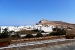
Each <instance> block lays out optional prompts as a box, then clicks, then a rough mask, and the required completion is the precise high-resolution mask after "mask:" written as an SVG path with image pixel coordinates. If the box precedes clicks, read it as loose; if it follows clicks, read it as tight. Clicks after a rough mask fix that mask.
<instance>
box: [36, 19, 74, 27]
mask: <svg viewBox="0 0 75 50" xmlns="http://www.w3.org/2000/svg"><path fill="white" fill-rule="evenodd" d="M37 24H42V25H53V26H66V27H75V24H71V23H67V22H63V21H49V20H45V19H43V20H40V21H39V22H38V23H37Z"/></svg>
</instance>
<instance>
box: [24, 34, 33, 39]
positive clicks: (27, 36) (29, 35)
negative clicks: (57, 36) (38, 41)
mask: <svg viewBox="0 0 75 50" xmlns="http://www.w3.org/2000/svg"><path fill="white" fill-rule="evenodd" d="M25 38H34V36H33V35H32V34H27V35H26V36H25Z"/></svg>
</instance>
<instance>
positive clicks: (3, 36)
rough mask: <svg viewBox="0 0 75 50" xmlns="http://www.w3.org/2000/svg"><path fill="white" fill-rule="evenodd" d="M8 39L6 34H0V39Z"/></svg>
mask: <svg viewBox="0 0 75 50" xmlns="http://www.w3.org/2000/svg"><path fill="white" fill-rule="evenodd" d="M7 37H9V35H8V34H7V33H1V34H0V38H7Z"/></svg>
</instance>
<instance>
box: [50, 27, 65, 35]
mask: <svg viewBox="0 0 75 50" xmlns="http://www.w3.org/2000/svg"><path fill="white" fill-rule="evenodd" d="M49 35H66V30H65V29H63V28H62V29H61V28H53V32H51V33H50V34H49Z"/></svg>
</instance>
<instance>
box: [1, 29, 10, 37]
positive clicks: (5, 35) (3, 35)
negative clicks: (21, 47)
mask: <svg viewBox="0 0 75 50" xmlns="http://www.w3.org/2000/svg"><path fill="white" fill-rule="evenodd" d="M7 37H9V34H8V29H6V28H5V29H4V30H3V32H2V33H1V34H0V38H7Z"/></svg>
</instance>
